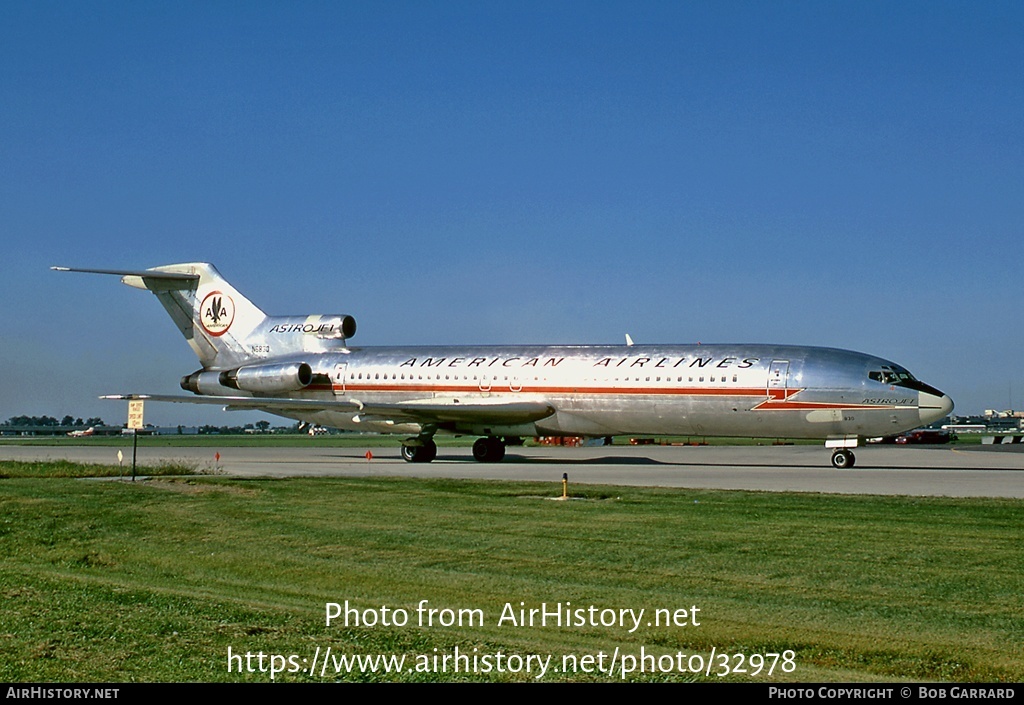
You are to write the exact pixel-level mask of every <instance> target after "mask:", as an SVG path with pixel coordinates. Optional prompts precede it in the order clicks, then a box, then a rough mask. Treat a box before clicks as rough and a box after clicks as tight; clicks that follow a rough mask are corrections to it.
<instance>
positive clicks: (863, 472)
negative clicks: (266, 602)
mask: <svg viewBox="0 0 1024 705" xmlns="http://www.w3.org/2000/svg"><path fill="white" fill-rule="evenodd" d="M117 450H118V449H117V448H111V447H93V446H64V445H61V446H0V459H7V460H35V461H38V460H48V459H49V460H58V459H67V460H72V461H76V462H87V463H107V464H113V463H116V462H117V459H116V455H117ZM367 450H369V451H370V452H371V453H372V454H373V458H372V459H370V460H368V459H367V458H366V457H365V454H366V452H367ZM216 453H219V454H220V459H219V460H215V458H214V455H215V454H216ZM130 454H131V449H130V448H128V449H127V451H126V455H127V458H126V460H127V461H128V462H127V463H126V466H127V467H128V468H130V460H128V459H129V458H130ZM167 460H171V461H184V462H186V463H188V464H190V465H192V466H194V467H195V468H196V469H197V470H199V471H201V472H211V473H217V474H223V475H230V476H239V477H290V476H331V477H389V476H393V477H421V478H462V479H478V480H479V479H496V480H529V481H537V482H551V483H558V484H559V486H560V483H561V479H562V474H563V473H566V474H568V476H569V481H570V483H582V484H603V485H628V486H650V487H680V488H694V489H734V490H762V491H769V492H823V493H835V494H867V495H872V494H876V495H910V496H949V497H1008V498H1018V499H1021V498H1024V452H1019V450H1018V451H1017V452H1013V451H1009V452H1007V450H1000V448H999V447H993V446H959V447H956V446H953V447H951V446H940V447H927V448H908V447H893V446H880V447H871V446H868V447H863V448H859V449H857V465H856V467H854V468H853V469H851V470H836V469H834V468H832V466H831V465H830V464H829V453H828V451H826V450H825V449H824V448H822V447H819V446H697V447H691V446H644V447H628V446H610V447H585V448H509V450H508V455H507V456H506V458H505V461H504V462H501V463H493V464H487V463H478V462H476V461H475V460H473V457H472V453H471V452H470V449H469V448H440V449H439V450H438V458H437V460H435V461H434V462H432V463H427V464H415V463H406V462H405V461H403V460H402V458H401V456H400V455H399V448H398V445H397V444H396V445H395V447H394V448H370V449H364V448H324V447H309V448H302V447H297V448H295V447H293V448H259V447H224V448H220V449H217V448H206V447H204V448H199V447H180V448H173V447H172V448H140V449H139V459H138V462H139V472H140V474H141V473H144V472H145V466H146V465H148V464H154V463H158V462H161V461H167Z"/></svg>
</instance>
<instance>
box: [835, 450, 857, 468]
mask: <svg viewBox="0 0 1024 705" xmlns="http://www.w3.org/2000/svg"><path fill="white" fill-rule="evenodd" d="M856 462H857V458H855V457H854V455H853V452H851V451H849V450H846V449H845V448H841V449H839V450H837V451H836V452H835V453H833V454H832V467H834V468H835V469H836V470H848V469H849V468H852V467H853V465H854V463H856Z"/></svg>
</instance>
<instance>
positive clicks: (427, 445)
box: [402, 441, 437, 463]
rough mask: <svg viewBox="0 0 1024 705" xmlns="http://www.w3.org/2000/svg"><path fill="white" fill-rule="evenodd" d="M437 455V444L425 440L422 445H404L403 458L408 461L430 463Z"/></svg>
mask: <svg viewBox="0 0 1024 705" xmlns="http://www.w3.org/2000/svg"><path fill="white" fill-rule="evenodd" d="M436 457H437V444H436V443H434V441H423V445H421V446H402V459H403V460H405V462H407V463H429V462H430V461H431V460H433V459H434V458H436Z"/></svg>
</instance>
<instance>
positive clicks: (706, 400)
mask: <svg viewBox="0 0 1024 705" xmlns="http://www.w3.org/2000/svg"><path fill="white" fill-rule="evenodd" d="M54 269H55V270H59V271H75V272H91V273H97V274H114V275H118V276H120V277H121V281H122V282H124V283H125V284H127V285H129V286H132V287H135V288H138V289H148V290H149V291H152V292H153V293H154V294H155V295H156V297H157V298H158V299H159V300H160V303H161V304H163V306H164V308H165V309H166V310H167V312H168V313H169V314H170V316H171V318H172V319H173V320H174V322H175V324H176V325H177V326H178V329H179V330H180V331H181V332H182V334H183V335H184V336H185V338H186V339H187V340H188V342H189V344H190V345H191V346H192V349H193V350H194V351H195V353H196V355H197V356H198V357H199V360H200V362H201V363H202V368H201V369H199V370H197V371H195V372H193V373H191V374H188V375H186V376H184V377H183V378H182V379H181V387H182V389H184V390H186V391H190V392H192V396H184V395H180V396H175V395H117V396H114V397H108V398H117V399H153V400H157V401H169V402H191V403H205V404H218V405H222V406H224V407H225V408H227V409H257V410H261V411H265V412H267V413H271V414H277V415H279V416H284V417H287V418H291V419H296V420H299V421H303V422H308V423H314V424H318V425H322V426H331V427H335V428H341V429H349V430H367V431H380V432H384V433H398V434H403V435H405V436H407V438H406V439H405V440H404V441H403V444H402V456H403V457H404V458H405V459H406V460H407V461H409V462H430V461H431V460H433V459H434V458H435V456H436V455H437V445H436V444H435V442H434V434H436V433H438V432H445V433H455V434H471V435H477V436H480V437H481V438H479V439H478V440H477V441H476V443H475V444H474V445H473V455H474V457H475V458H476V459H477V460H479V461H483V462H495V461H500V460H501V459H502V458H503V457H504V456H505V447H506V445H507V444H508V443H510V442H515V441H516V440H518V439H520V438H522V437H524V436H539V435H543V436H590V437H602V436H616V435H625V434H631V435H635V434H664V435H700V436H746V437H754V438H804V439H821V440H824V441H825V445H826V446H827V447H830V448H833V449H834V452H833V454H832V464H833V465H834V466H835V467H837V468H849V467H852V466H853V464H854V455H853V452H852V451H851V450H850V449H851V448H855V447H856V446H857V444H858V441H859V440H860V439H862V438H865V437H872V436H886V435H891V434H896V433H900V432H903V431H906V430H909V429H912V428H916V427H918V426H921V425H923V424H928V423H931V422H933V421H937V420H938V419H941V418H942V417H944V416H946V415H947V414H949V413H950V411H952V409H953V402H952V400H951V399H950V398H949V397H948V396H946V395H945V394H943V393H942V392H940V391H939V390H938V389H936V388H934V387H932V386H929V385H927V384H925V383H923V382H920V381H918V380H917V379H916V378H915V377H914V376H913V375H912V374H910V372H908V371H907V370H906V369H905V368H903V367H901V366H900V365H897V364H895V363H892V362H889V361H887V360H883V359H881V358H878V357H874V356H871V355H865V354H863V353H857V352H851V351H848V350H837V349H833V348H816V347H802V346H785V345H580V346H565V345H550V346H547V345H530V346H465V347H365V348H360V347H353V346H350V345H349V343H348V340H349V339H350V338H351V337H352V336H353V335H354V334H355V330H356V323H355V319H353V318H352V317H351V316H349V315H311V316H268V315H266V314H265V313H263V311H261V310H260V309H259V308H257V307H256V306H255V305H254V304H253V303H251V302H250V301H249V300H248V299H246V298H245V297H244V296H242V295H241V294H240V293H239V292H238V291H236V290H235V289H234V288H233V287H232V286H231V285H230V284H228V283H227V281H225V280H224V279H223V277H221V276H220V274H219V273H218V272H217V270H216V269H215V268H214V267H213V266H212V265H210V264H205V263H190V264H171V265H165V266H161V267H154V268H152V269H146V270H138V271H120V270H105V269H72V268H68V267H54Z"/></svg>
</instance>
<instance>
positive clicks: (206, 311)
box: [53, 262, 356, 370]
mask: <svg viewBox="0 0 1024 705" xmlns="http://www.w3.org/2000/svg"><path fill="white" fill-rule="evenodd" d="M53 269H55V270H57V271H65V272H89V273H93V274H114V275H117V276H120V277H121V281H122V282H123V283H125V284H127V285H128V286H132V287H135V288H136V289H148V290H149V291H152V292H153V294H155V295H156V297H157V299H159V300H160V303H161V304H162V305H163V307H164V309H166V310H167V313H168V314H170V316H171V319H172V320H173V321H174V324H175V325H176V326H177V327H178V330H180V331H181V334H182V335H184V336H185V340H187V341H188V344H189V345H190V346H192V350H193V351H194V352H195V354H196V356H197V357H198V358H199V361H200V362H201V363H202V365H203V369H204V370H230V369H233V368H238V367H240V366H243V365H252V364H253V363H259V362H260V361H263V360H267V359H268V358H270V357H274V358H279V357H282V356H289V355H298V354H301V353H304V352H320V351H323V350H325V349H326V348H328V347H337V346H338V345H339V344H340V345H341V346H344V344H345V340H346V339H347V338H350V337H352V335H354V334H355V329H356V323H355V319H354V318H352V317H351V316H347V315H332V316H320V315H314V316H268V315H267V314H265V313H264V312H263V311H262V310H260V308H259V307H258V306H256V305H255V304H254V303H252V302H251V301H249V299H247V298H245V296H243V295H242V294H241V293H239V291H238V290H237V289H235V288H234V287H233V286H231V284H229V283H228V282H227V280H225V279H224V277H222V276H221V275H220V272H218V271H217V269H216V267H214V266H213V265H212V264H207V263H205V262H191V263H187V264H167V265H163V266H160V267H153V268H152V269H144V270H114V269H81V268H74V267H53Z"/></svg>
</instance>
